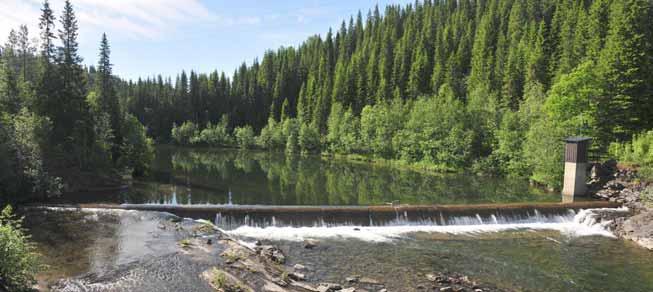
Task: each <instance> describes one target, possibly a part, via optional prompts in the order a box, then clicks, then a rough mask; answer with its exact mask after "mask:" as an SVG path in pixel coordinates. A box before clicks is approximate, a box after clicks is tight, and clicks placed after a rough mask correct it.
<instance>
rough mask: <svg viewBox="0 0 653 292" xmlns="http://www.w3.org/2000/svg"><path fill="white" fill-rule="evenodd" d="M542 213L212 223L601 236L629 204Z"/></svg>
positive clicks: (274, 229) (367, 233) (368, 234)
mask: <svg viewBox="0 0 653 292" xmlns="http://www.w3.org/2000/svg"><path fill="white" fill-rule="evenodd" d="M559 211H560V212H555V213H550V214H545V213H542V212H540V211H538V210H526V211H525V212H522V213H508V214H504V213H501V212H499V211H497V212H495V213H491V214H482V213H475V214H473V215H451V214H443V213H442V212H439V214H432V216H430V217H427V218H421V219H419V220H410V219H409V218H410V216H409V215H410V214H408V213H407V212H403V213H396V218H394V219H393V220H379V221H373V220H372V219H371V218H372V217H373V216H370V223H369V225H361V224H357V223H356V222H355V221H353V220H352V221H341V222H337V223H336V222H328V221H326V220H325V217H320V218H315V219H314V220H312V221H308V222H307V221H302V222H299V221H283V220H279V218H277V217H272V218H271V219H269V220H268V219H265V218H257V219H256V220H252V218H250V217H249V216H245V217H244V218H242V219H238V218H236V217H234V216H226V217H225V216H223V214H220V213H219V214H217V215H216V221H215V224H216V225H217V226H219V227H220V228H222V229H224V230H226V231H225V232H227V233H229V234H231V235H234V236H238V237H242V238H251V239H269V240H289V241H298V240H304V239H307V238H353V239H359V240H365V241H376V242H381V241H391V240H393V239H395V238H399V237H402V236H404V235H406V234H410V233H416V232H430V233H450V234H461V233H482V232H499V231H504V230H516V229H524V230H557V231H560V232H561V233H564V234H568V235H571V236H589V235H599V236H607V237H613V235H612V233H611V232H610V231H609V230H607V229H606V226H607V225H608V224H609V223H610V221H606V220H601V219H600V218H601V216H600V215H599V213H605V212H612V213H620V212H628V209H627V208H606V209H586V210H580V211H574V210H572V209H567V210H559Z"/></svg>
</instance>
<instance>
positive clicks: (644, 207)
mask: <svg viewBox="0 0 653 292" xmlns="http://www.w3.org/2000/svg"><path fill="white" fill-rule="evenodd" d="M589 189H590V193H591V194H592V196H593V197H595V198H599V199H603V200H608V201H611V202H618V203H621V204H623V205H624V207H627V208H628V210H629V212H617V213H615V212H603V213H602V214H600V216H601V220H603V221H606V222H610V223H609V224H607V226H608V228H609V229H611V231H612V232H614V233H615V235H617V236H619V237H621V238H624V239H626V240H632V241H634V242H635V243H637V244H638V245H640V246H642V247H644V248H646V249H648V250H653V208H652V207H653V182H647V181H644V180H642V179H641V178H640V177H639V175H638V173H637V171H636V170H633V169H631V168H622V167H619V166H618V165H617V163H616V162H614V161H608V162H606V163H604V164H597V165H594V166H593V167H592V180H591V182H590V185H589Z"/></svg>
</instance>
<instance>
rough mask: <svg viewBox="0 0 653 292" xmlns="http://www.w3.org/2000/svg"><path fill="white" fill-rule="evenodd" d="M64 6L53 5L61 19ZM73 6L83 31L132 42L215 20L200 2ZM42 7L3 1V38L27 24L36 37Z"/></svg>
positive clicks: (127, 0) (93, 0)
mask: <svg viewBox="0 0 653 292" xmlns="http://www.w3.org/2000/svg"><path fill="white" fill-rule="evenodd" d="M63 2H64V0H51V1H50V6H51V7H52V9H53V10H54V12H55V15H60V13H61V10H62V8H63ZM72 4H73V7H74V8H75V12H76V14H77V17H78V19H79V26H80V28H81V29H82V30H90V31H94V32H98V31H106V32H111V34H112V35H115V36H123V35H124V36H126V37H128V38H131V39H159V38H162V37H163V36H164V35H165V34H166V33H169V32H171V31H174V29H175V28H176V27H177V26H179V25H182V24H185V23H192V22H198V21H210V20H213V19H215V16H213V15H212V13H211V12H210V11H209V10H208V9H207V8H206V7H205V6H204V5H203V4H202V3H201V2H200V1H199V0H184V1H179V0H73V1H72ZM41 6H42V1H41V0H29V1H25V0H0V38H3V39H4V38H6V36H7V35H8V33H9V31H10V30H11V29H12V28H16V27H18V26H19V25H20V24H27V25H28V27H29V28H30V31H32V32H33V34H35V33H36V31H37V29H38V17H39V15H40V9H41ZM57 25H58V23H57Z"/></svg>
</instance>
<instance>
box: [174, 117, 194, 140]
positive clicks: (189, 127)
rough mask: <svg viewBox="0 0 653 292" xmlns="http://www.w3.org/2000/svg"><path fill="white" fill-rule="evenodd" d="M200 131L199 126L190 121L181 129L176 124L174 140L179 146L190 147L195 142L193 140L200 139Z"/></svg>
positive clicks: (182, 125)
mask: <svg viewBox="0 0 653 292" xmlns="http://www.w3.org/2000/svg"><path fill="white" fill-rule="evenodd" d="M198 131H199V129H198V128H197V125H195V123H193V122H190V121H186V122H184V123H183V124H181V126H179V127H178V126H177V125H176V124H175V125H173V126H172V139H173V140H174V141H175V142H176V143H177V144H179V145H189V144H191V142H194V140H195V139H193V138H195V137H198ZM195 141H196V140H195Z"/></svg>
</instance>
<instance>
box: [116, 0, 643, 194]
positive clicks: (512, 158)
mask: <svg viewBox="0 0 653 292" xmlns="http://www.w3.org/2000/svg"><path fill="white" fill-rule="evenodd" d="M652 19H653V2H652V1H649V0H624V1H613V0H593V1H592V0H525V1H512V0H461V1H444V0H440V1H438V0H434V1H416V2H415V3H414V4H412V5H407V6H398V5H391V6H388V7H385V8H384V9H382V8H379V7H375V8H373V9H372V10H370V11H368V12H367V13H366V14H365V15H363V13H360V12H359V13H358V14H357V15H355V16H353V17H350V18H349V19H348V20H347V21H343V22H342V24H341V26H340V27H339V28H337V29H336V30H331V29H330V30H329V31H328V32H327V33H326V34H325V35H316V36H313V37H310V38H308V39H307V40H306V41H305V42H303V43H302V44H301V45H299V46H298V47H282V48H279V49H277V50H276V51H272V50H270V51H267V52H265V54H264V56H263V58H262V59H261V60H258V59H255V60H254V61H253V62H252V63H251V64H246V63H243V64H242V65H241V66H240V67H239V68H238V69H236V70H235V71H234V72H233V74H232V75H231V77H227V74H225V73H220V72H218V71H214V72H211V73H208V74H204V73H197V72H193V71H191V72H190V73H186V72H181V73H180V74H179V75H178V76H177V77H176V78H175V79H174V80H172V79H171V78H164V77H162V76H157V77H156V78H147V79H139V80H137V81H135V82H132V81H129V82H126V81H125V82H122V83H121V84H120V86H119V88H120V89H119V92H120V96H121V97H122V98H123V104H124V105H125V106H126V107H127V109H128V110H129V112H131V113H133V114H134V115H135V116H136V117H138V119H139V120H140V121H141V122H143V123H144V124H145V125H146V126H147V127H148V129H149V132H148V133H149V134H150V135H152V136H153V137H155V138H156V139H157V140H158V141H161V142H167V141H170V140H174V141H176V142H178V143H181V144H208V145H229V144H230V143H231V144H233V143H236V142H239V141H240V142H241V143H239V144H240V145H241V146H244V147H254V146H257V147H262V148H270V149H274V148H278V149H285V150H286V151H289V152H297V153H300V152H311V151H314V152H316V151H321V152H327V153H339V154H348V155H351V154H356V155H365V156H367V157H374V158H382V159H389V160H393V161H401V162H402V163H407V164H410V165H417V166H421V167H425V168H433V169H436V170H445V171H448V170H461V169H470V168H471V169H474V170H475V171H477V172H483V173H487V174H512V175H520V176H526V177H530V178H531V179H533V180H535V181H537V182H540V183H543V184H546V185H549V186H552V187H558V186H559V185H560V181H561V174H562V166H561V161H562V158H561V155H562V154H561V153H562V143H561V142H560V141H561V139H562V138H564V137H565V136H572V135H585V136H590V137H593V138H594V142H593V144H592V145H593V147H592V148H593V149H592V150H593V152H592V154H593V156H595V157H600V158H605V157H606V155H608V154H609V153H610V152H609V148H610V144H611V143H613V142H618V141H627V140H629V139H631V137H632V136H633V135H634V134H637V133H640V132H643V131H645V130H648V129H651V128H652V127H653V114H652V113H653V41H652V40H653V21H651V20H652ZM173 127H174V129H173ZM232 129H234V130H235V132H236V133H235V134H239V135H236V136H234V137H230V136H229V133H231V130H232ZM254 135H258V137H256V139H254V137H253V136H254ZM238 137H240V138H238ZM613 148H618V147H613Z"/></svg>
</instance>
